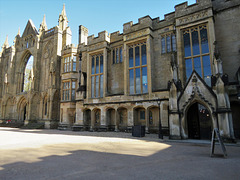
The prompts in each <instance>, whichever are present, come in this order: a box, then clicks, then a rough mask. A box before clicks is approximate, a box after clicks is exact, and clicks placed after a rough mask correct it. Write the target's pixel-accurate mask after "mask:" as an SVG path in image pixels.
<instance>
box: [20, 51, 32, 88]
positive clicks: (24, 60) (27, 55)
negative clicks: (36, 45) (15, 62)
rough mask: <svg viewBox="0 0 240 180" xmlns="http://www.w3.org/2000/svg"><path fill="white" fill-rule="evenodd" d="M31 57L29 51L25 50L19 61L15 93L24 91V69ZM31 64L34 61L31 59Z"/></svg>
mask: <svg viewBox="0 0 240 180" xmlns="http://www.w3.org/2000/svg"><path fill="white" fill-rule="evenodd" d="M31 56H33V53H32V52H31V51H30V50H25V52H24V53H23V55H22V57H21V59H20V62H19V67H18V75H17V79H18V81H17V82H18V85H17V93H21V92H23V90H24V77H25V69H26V66H27V64H28V61H29V59H30V57H31ZM33 58H34V56H33ZM33 63H34V59H33ZM32 73H33V72H32Z"/></svg>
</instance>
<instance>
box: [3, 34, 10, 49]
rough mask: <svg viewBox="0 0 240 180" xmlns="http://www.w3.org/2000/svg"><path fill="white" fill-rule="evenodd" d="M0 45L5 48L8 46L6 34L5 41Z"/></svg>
mask: <svg viewBox="0 0 240 180" xmlns="http://www.w3.org/2000/svg"><path fill="white" fill-rule="evenodd" d="M2 47H6V48H8V47H9V43H8V35H7V37H6V39H5V42H4V44H3V46H2Z"/></svg>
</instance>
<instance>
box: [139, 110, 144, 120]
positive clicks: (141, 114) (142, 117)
mask: <svg viewBox="0 0 240 180" xmlns="http://www.w3.org/2000/svg"><path fill="white" fill-rule="evenodd" d="M140 120H145V111H140Z"/></svg>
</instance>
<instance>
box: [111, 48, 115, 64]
mask: <svg viewBox="0 0 240 180" xmlns="http://www.w3.org/2000/svg"><path fill="white" fill-rule="evenodd" d="M112 60H113V64H115V50H113V53H112Z"/></svg>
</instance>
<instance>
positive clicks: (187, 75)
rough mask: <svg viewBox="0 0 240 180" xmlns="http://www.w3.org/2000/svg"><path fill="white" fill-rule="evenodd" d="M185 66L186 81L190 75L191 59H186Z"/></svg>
mask: <svg viewBox="0 0 240 180" xmlns="http://www.w3.org/2000/svg"><path fill="white" fill-rule="evenodd" d="M185 66H186V77H187V80H188V78H189V77H190V76H191V74H192V59H186V60H185Z"/></svg>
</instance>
